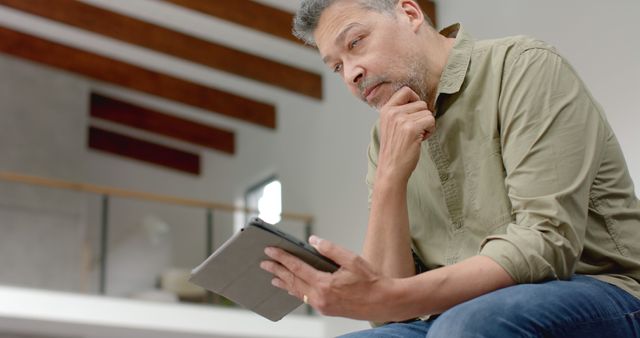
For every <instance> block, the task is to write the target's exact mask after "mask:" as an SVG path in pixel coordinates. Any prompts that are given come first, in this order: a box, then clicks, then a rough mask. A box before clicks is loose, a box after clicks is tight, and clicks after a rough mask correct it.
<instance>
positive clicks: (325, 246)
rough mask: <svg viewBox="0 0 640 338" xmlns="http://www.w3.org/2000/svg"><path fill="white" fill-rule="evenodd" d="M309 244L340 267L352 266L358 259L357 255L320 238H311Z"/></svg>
mask: <svg viewBox="0 0 640 338" xmlns="http://www.w3.org/2000/svg"><path fill="white" fill-rule="evenodd" d="M309 244H311V245H312V246H313V247H314V248H316V250H318V252H319V253H320V254H321V255H323V256H325V257H327V258H329V259H331V260H332V261H334V262H336V263H337V264H338V265H339V266H350V265H351V264H352V262H353V261H354V260H355V259H356V258H357V257H358V255H356V254H355V253H353V252H351V251H349V250H347V249H345V248H343V247H341V246H339V245H337V244H335V243H333V242H330V241H328V240H325V239H321V238H320V237H318V236H314V235H312V236H311V237H309Z"/></svg>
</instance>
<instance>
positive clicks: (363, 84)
mask: <svg viewBox="0 0 640 338" xmlns="http://www.w3.org/2000/svg"><path fill="white" fill-rule="evenodd" d="M383 82H389V80H388V79H387V77H386V76H375V77H370V78H365V79H362V80H361V81H360V82H358V91H359V92H360V98H361V99H363V100H364V92H365V91H366V90H367V88H371V87H374V86H376V85H378V84H380V83H383Z"/></svg>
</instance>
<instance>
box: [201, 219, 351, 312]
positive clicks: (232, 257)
mask: <svg viewBox="0 0 640 338" xmlns="http://www.w3.org/2000/svg"><path fill="white" fill-rule="evenodd" d="M268 246H273V247H278V248H281V249H283V250H285V251H287V252H289V253H291V254H293V255H295V256H297V257H298V258H300V259H301V260H303V261H305V262H306V263H307V264H309V265H311V266H313V267H314V268H316V269H318V270H322V271H326V272H334V271H336V270H337V269H338V268H339V267H338V265H337V264H336V263H334V262H333V261H331V260H330V259H328V258H326V257H324V256H322V255H320V254H319V253H318V252H317V251H316V250H315V249H314V248H313V247H312V246H311V245H309V244H307V243H306V242H305V241H302V240H299V239H297V238H295V237H294V236H291V235H289V234H287V233H285V232H284V231H282V230H280V229H278V228H277V227H275V226H273V225H271V224H268V223H266V222H264V221H263V220H261V219H259V218H253V219H251V220H250V221H249V223H248V224H247V225H246V226H245V227H244V228H242V230H240V231H239V232H238V233H236V234H235V235H233V236H232V237H231V238H230V239H229V240H227V241H226V242H225V243H224V244H223V245H222V246H220V248H218V250H216V251H215V252H214V253H213V254H211V256H209V257H208V258H207V259H206V260H205V261H204V262H202V264H200V265H199V266H197V267H196V268H195V269H193V270H192V272H191V277H190V279H189V281H190V282H191V283H193V284H196V285H199V286H201V287H203V288H205V289H207V290H210V291H212V292H215V293H217V294H219V295H221V296H224V297H226V298H228V299H229V300H231V301H233V302H234V303H236V304H238V305H241V306H243V307H245V308H247V309H249V310H252V311H254V312H256V313H257V314H259V315H261V316H263V317H265V318H267V319H270V320H272V321H278V320H280V319H281V318H282V317H284V316H285V315H286V314H288V313H289V312H291V311H293V310H295V309H296V308H297V307H298V306H300V305H301V304H302V302H301V301H300V300H299V299H298V298H296V297H293V296H291V295H289V294H288V293H287V292H286V291H284V290H282V289H279V288H276V287H275V286H273V285H271V280H272V279H273V275H272V274H271V273H269V272H267V271H264V270H262V269H261V268H260V262H262V261H264V260H269V259H270V258H269V257H268V256H267V255H265V253H264V249H265V248H266V247H268Z"/></svg>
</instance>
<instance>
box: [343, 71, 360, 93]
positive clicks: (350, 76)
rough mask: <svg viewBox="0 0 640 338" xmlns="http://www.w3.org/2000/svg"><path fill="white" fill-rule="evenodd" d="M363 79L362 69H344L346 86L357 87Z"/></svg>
mask: <svg viewBox="0 0 640 338" xmlns="http://www.w3.org/2000/svg"><path fill="white" fill-rule="evenodd" d="M363 78H364V69H362V67H360V66H355V67H349V68H347V69H345V79H344V80H345V82H346V83H347V86H355V87H356V88H357V87H358V83H360V81H362V79H363Z"/></svg>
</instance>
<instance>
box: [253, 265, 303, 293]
mask: <svg viewBox="0 0 640 338" xmlns="http://www.w3.org/2000/svg"><path fill="white" fill-rule="evenodd" d="M260 268H262V269H263V270H265V271H267V272H269V273H271V274H272V275H273V277H274V278H273V279H272V280H271V284H272V285H273V286H275V287H277V288H279V289H283V290H285V291H287V292H288V293H289V294H290V295H292V296H294V297H297V298H300V299H302V298H303V296H304V295H305V294H309V291H310V290H311V287H310V286H309V284H307V283H306V282H305V281H303V280H302V279H300V278H298V277H296V275H295V274H294V273H292V272H291V271H289V270H288V269H287V268H286V267H284V266H283V265H281V264H279V263H277V262H274V261H262V262H261V263H260Z"/></svg>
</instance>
